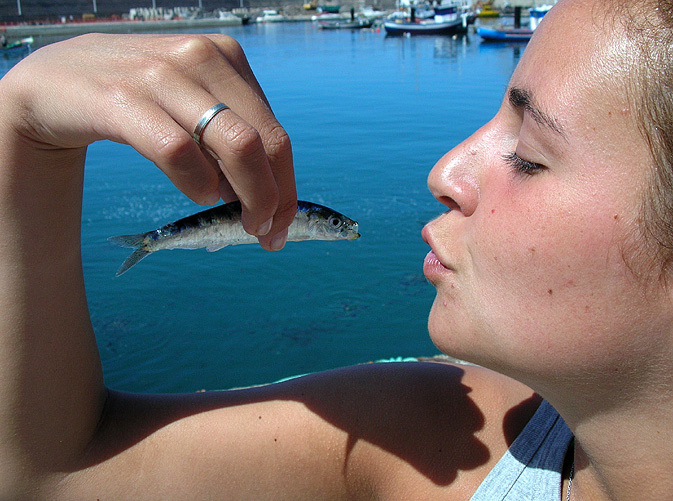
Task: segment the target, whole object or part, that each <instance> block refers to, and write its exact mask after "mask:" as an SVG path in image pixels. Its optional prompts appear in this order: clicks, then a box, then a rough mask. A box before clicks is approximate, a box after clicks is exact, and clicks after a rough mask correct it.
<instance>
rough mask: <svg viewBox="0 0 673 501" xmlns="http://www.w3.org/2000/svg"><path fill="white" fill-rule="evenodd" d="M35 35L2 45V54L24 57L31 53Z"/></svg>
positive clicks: (0, 46)
mask: <svg viewBox="0 0 673 501" xmlns="http://www.w3.org/2000/svg"><path fill="white" fill-rule="evenodd" d="M32 43H33V37H27V38H22V39H21V40H17V41H16V42H11V43H5V44H3V45H0V54H2V55H3V56H6V57H22V56H25V55H27V54H29V53H30V50H31V44H32Z"/></svg>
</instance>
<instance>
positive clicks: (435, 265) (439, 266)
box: [421, 224, 454, 282]
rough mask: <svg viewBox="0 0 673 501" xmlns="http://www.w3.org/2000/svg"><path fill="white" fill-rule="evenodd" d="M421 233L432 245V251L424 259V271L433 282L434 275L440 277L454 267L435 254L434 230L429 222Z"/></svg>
mask: <svg viewBox="0 0 673 501" xmlns="http://www.w3.org/2000/svg"><path fill="white" fill-rule="evenodd" d="M421 235H422V236H423V240H425V242H426V243H427V244H428V245H429V246H430V252H428V254H427V255H426V256H425V260H424V261H423V273H424V274H425V277H426V278H427V279H428V280H429V281H430V282H432V281H433V280H432V279H433V277H437V278H439V276H440V275H443V274H446V273H451V272H453V271H454V270H453V268H451V267H450V266H447V265H446V264H445V263H443V262H442V261H441V260H440V258H439V257H437V255H436V254H435V251H434V250H433V249H434V246H433V238H432V230H431V228H430V225H429V224H428V225H426V226H425V228H423V231H422V233H421Z"/></svg>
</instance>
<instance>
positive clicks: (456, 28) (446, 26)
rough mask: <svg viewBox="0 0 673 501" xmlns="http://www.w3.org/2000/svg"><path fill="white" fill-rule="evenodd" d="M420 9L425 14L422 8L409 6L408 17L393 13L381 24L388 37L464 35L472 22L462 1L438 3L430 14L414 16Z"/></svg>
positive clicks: (465, 4) (465, 3) (472, 18)
mask: <svg viewBox="0 0 673 501" xmlns="http://www.w3.org/2000/svg"><path fill="white" fill-rule="evenodd" d="M417 7H420V10H421V12H422V13H424V12H426V9H425V7H424V6H422V5H421V6H416V5H413V6H410V7H409V16H408V17H407V16H406V15H400V13H399V12H398V13H395V14H393V15H392V16H390V17H388V19H387V20H386V21H385V22H384V23H383V27H384V28H385V30H386V33H387V34H388V35H406V34H409V35H454V34H456V33H465V32H466V31H467V26H468V24H470V23H471V22H474V16H473V15H472V13H471V12H470V11H469V10H468V4H467V2H465V1H464V0H453V1H444V2H440V3H439V4H438V5H437V6H435V7H434V9H433V11H432V13H431V14H430V15H429V17H427V16H428V15H427V14H422V17H418V16H417V15H416V9H417Z"/></svg>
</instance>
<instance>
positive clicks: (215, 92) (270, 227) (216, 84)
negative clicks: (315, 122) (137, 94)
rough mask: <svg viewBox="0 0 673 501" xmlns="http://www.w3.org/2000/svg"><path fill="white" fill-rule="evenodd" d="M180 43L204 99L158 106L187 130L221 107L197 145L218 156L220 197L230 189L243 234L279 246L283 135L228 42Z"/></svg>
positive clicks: (287, 188)
mask: <svg viewBox="0 0 673 501" xmlns="http://www.w3.org/2000/svg"><path fill="white" fill-rule="evenodd" d="M188 45H189V48H190V50H191V51H194V52H195V53H196V54H193V53H192V54H190V58H189V59H190V61H191V62H192V63H193V64H191V65H190V66H189V68H188V69H186V71H185V73H184V74H185V78H191V79H194V80H197V81H198V82H199V83H200V84H201V85H202V87H203V89H204V90H205V91H207V94H201V95H199V96H195V98H194V99H192V100H189V101H185V100H184V99H182V98H181V97H180V96H178V95H177V94H174V93H168V94H166V93H164V94H163V95H162V100H163V101H164V106H165V107H166V109H167V111H168V112H169V113H170V114H171V115H173V116H175V117H178V118H177V120H178V121H179V122H180V123H181V125H182V126H183V128H184V129H185V130H187V131H191V130H192V128H193V127H194V125H195V124H196V123H198V122H199V120H200V119H201V117H202V115H203V113H204V112H206V110H208V109H209V108H210V107H211V106H213V105H214V104H217V103H218V102H222V103H224V104H226V105H227V106H228V107H229V109H227V110H224V111H221V112H220V113H218V114H217V115H216V116H215V117H214V118H213V119H212V120H211V121H210V122H209V123H208V125H207V127H206V128H205V129H204V130H203V134H202V144H203V146H204V148H205V149H207V151H209V152H211V153H212V154H213V155H214V156H215V158H217V159H218V163H217V165H218V167H219V168H220V169H221V171H222V173H223V175H224V178H225V179H226V181H227V183H221V187H222V188H223V189H222V190H221V191H222V192H223V195H224V196H223V199H225V200H227V199H230V198H231V195H232V193H231V191H232V190H233V192H234V193H235V195H236V198H238V199H239V200H240V201H241V204H242V207H243V224H244V228H245V229H246V231H248V232H249V233H251V234H254V235H257V236H258V237H261V238H260V243H261V244H262V246H263V247H264V248H266V249H272V250H277V249H279V248H282V246H283V245H284V239H283V236H286V234H287V232H286V231H285V230H286V229H287V226H289V224H290V223H291V222H292V219H293V218H294V215H295V212H296V188H295V181H294V168H293V163H292V147H291V144H290V140H289V137H288V135H287V134H286V132H285V130H284V129H283V128H282V127H281V125H280V124H279V123H278V121H277V120H276V118H275V116H274V115H273V113H272V111H271V109H270V108H269V106H268V102H267V101H266V97H265V96H264V94H263V93H262V90H261V88H260V87H259V84H258V83H257V80H256V79H255V77H254V75H253V73H252V71H251V70H250V67H249V65H248V63H247V60H246V58H245V55H244V54H243V51H242V50H241V49H240V46H239V45H238V44H237V43H236V42H234V41H232V40H231V39H230V38H228V37H213V39H212V40H211V39H210V38H208V39H204V38H203V37H202V38H199V39H197V40H196V41H194V40H190V41H189V44H188ZM185 52H189V51H183V53H185ZM225 197H226V198H225ZM276 237H277V238H276Z"/></svg>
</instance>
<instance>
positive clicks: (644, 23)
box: [604, 0, 673, 272]
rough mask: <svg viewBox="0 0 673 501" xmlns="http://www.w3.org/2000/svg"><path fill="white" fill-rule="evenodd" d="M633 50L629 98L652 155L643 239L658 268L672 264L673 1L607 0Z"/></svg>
mask: <svg viewBox="0 0 673 501" xmlns="http://www.w3.org/2000/svg"><path fill="white" fill-rule="evenodd" d="M604 4H605V5H606V6H607V8H608V12H612V13H613V14H615V15H616V18H619V20H620V21H621V23H622V25H623V26H624V27H625V29H626V35H627V36H628V37H629V39H630V40H631V41H632V42H634V45H635V47H636V54H635V55H633V56H634V57H635V61H634V65H633V72H632V73H633V79H632V81H631V82H629V84H630V85H629V86H628V87H630V92H629V95H630V96H629V97H630V99H631V101H632V106H633V107H634V109H635V110H636V113H637V114H636V116H637V118H638V121H639V124H638V125H639V127H640V129H641V132H642V134H643V136H644V137H645V140H646V141H647V143H648V145H649V149H650V152H651V154H652V159H653V164H654V168H653V173H652V182H651V184H650V189H649V192H647V193H646V197H645V200H644V201H643V225H642V229H643V232H644V237H645V239H646V241H648V242H654V243H656V244H657V245H656V252H657V254H658V258H659V262H660V263H661V266H662V271H663V272H666V271H667V270H668V269H669V268H670V265H671V264H673V2H672V1H670V0H668V1H667V0H641V1H633V2H621V1H610V0H605V1H604Z"/></svg>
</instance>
